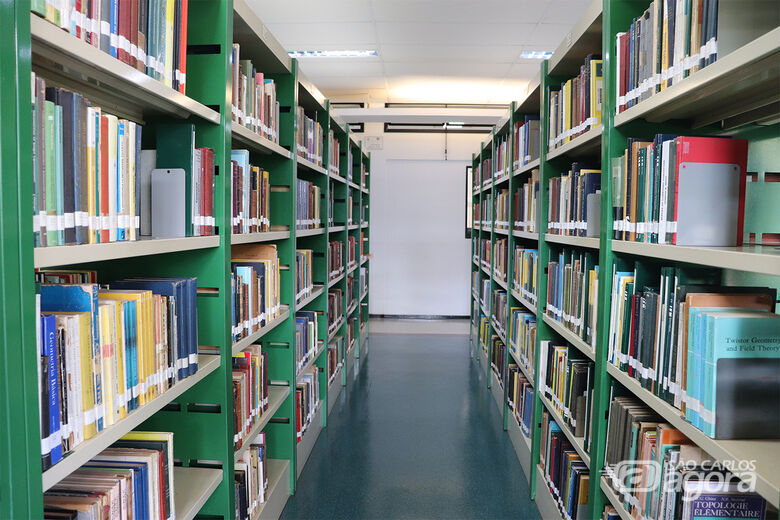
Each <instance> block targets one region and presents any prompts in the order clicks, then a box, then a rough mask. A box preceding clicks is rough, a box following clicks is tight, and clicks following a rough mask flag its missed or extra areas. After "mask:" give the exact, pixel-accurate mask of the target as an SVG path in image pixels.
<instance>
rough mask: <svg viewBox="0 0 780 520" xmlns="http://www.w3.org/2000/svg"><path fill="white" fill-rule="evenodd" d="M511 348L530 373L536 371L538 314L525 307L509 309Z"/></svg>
mask: <svg viewBox="0 0 780 520" xmlns="http://www.w3.org/2000/svg"><path fill="white" fill-rule="evenodd" d="M509 314H510V316H509V348H510V349H511V351H512V352H513V353H514V355H515V359H517V361H518V362H519V363H520V364H521V365H522V367H523V369H524V370H525V371H526V373H528V374H533V373H534V366H535V365H534V362H535V359H536V356H535V354H534V352H535V350H536V316H534V315H533V314H531V313H529V312H528V311H527V310H526V309H525V308H524V307H523V308H521V307H512V308H510V309H509Z"/></svg>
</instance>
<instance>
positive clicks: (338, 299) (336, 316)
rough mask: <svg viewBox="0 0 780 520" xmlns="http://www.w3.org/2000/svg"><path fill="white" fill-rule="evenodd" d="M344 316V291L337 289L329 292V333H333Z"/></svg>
mask: <svg viewBox="0 0 780 520" xmlns="http://www.w3.org/2000/svg"><path fill="white" fill-rule="evenodd" d="M343 315H344V291H342V290H341V289H340V288H338V287H336V288H333V289H330V290H329V291H328V333H331V332H333V329H334V328H335V327H337V326H338V325H339V324H340V323H341V320H340V318H341V317H342V316H343Z"/></svg>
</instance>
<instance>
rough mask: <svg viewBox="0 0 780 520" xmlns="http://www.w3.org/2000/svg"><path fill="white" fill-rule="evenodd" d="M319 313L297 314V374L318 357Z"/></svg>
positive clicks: (304, 312) (305, 312) (303, 312)
mask: <svg viewBox="0 0 780 520" xmlns="http://www.w3.org/2000/svg"><path fill="white" fill-rule="evenodd" d="M317 329H318V322H317V313H316V312H315V311H297V312H296V313H295V367H296V368H295V373H296V374H299V373H300V372H301V370H302V369H303V367H304V366H305V365H306V363H308V362H309V361H311V360H313V359H314V356H316V355H317V347H318V345H319V340H318V338H319V333H318V330H317Z"/></svg>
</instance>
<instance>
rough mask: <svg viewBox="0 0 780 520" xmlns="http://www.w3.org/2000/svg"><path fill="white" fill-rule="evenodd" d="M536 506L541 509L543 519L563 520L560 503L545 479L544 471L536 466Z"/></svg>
mask: <svg viewBox="0 0 780 520" xmlns="http://www.w3.org/2000/svg"><path fill="white" fill-rule="evenodd" d="M536 483H537V485H536V506H537V507H538V508H539V514H540V516H541V518H544V519H545V520H563V515H561V512H560V510H559V509H558V503H557V501H556V500H555V498H554V497H553V495H552V491H550V486H549V485H548V484H547V482H546V479H545V478H544V470H542V467H541V466H540V465H539V464H536Z"/></svg>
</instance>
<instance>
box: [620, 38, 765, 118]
mask: <svg viewBox="0 0 780 520" xmlns="http://www.w3.org/2000/svg"><path fill="white" fill-rule="evenodd" d="M779 73H780V27H778V28H776V29H774V30H772V31H769V32H768V33H766V34H764V35H763V36H760V37H758V38H756V39H755V40H753V41H751V42H750V43H748V44H746V45H744V46H742V47H740V48H738V49H736V50H735V51H733V52H731V53H730V54H727V55H726V56H723V57H721V58H718V60H717V61H716V62H714V63H712V64H710V65H708V66H706V67H704V68H703V69H701V70H698V71H696V72H695V73H694V74H691V75H690V76H688V77H687V78H685V79H684V80H682V81H680V82H679V83H676V84H674V85H672V86H670V87H668V88H667V89H665V90H662V91H661V92H658V93H656V94H654V95H653V96H651V97H649V98H648V99H646V100H644V101H642V102H640V103H638V104H636V105H634V106H633V107H631V108H628V109H626V110H625V111H624V112H622V113H620V114H616V115H615V127H620V126H622V125H625V124H627V123H629V122H631V121H634V120H637V119H645V120H646V121H649V122H652V123H661V122H665V121H668V120H670V119H675V120H680V119H683V120H689V121H690V122H691V126H692V128H700V127H702V126H706V125H708V124H712V123H715V122H718V121H721V120H727V121H728V120H729V119H730V118H735V119H736V120H737V122H739V123H744V122H750V120H746V121H740V120H739V119H738V118H739V116H740V115H741V114H744V113H745V112H749V111H751V110H754V109H757V108H760V107H764V106H767V105H769V104H770V103H772V102H775V101H776V99H777V82H778V79H779V78H780V74H779ZM775 114H776V112H775ZM764 116H766V114H764Z"/></svg>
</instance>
